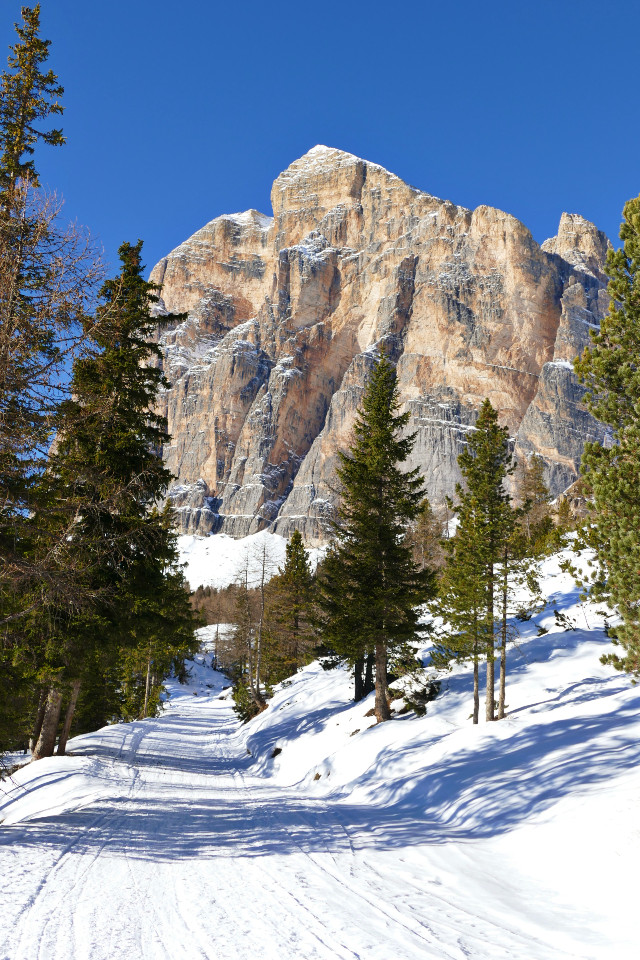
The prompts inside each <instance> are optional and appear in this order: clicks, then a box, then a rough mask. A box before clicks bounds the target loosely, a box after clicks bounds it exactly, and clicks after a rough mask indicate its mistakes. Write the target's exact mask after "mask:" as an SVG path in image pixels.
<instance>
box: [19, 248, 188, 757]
mask: <svg viewBox="0 0 640 960" xmlns="http://www.w3.org/2000/svg"><path fill="white" fill-rule="evenodd" d="M141 249H142V244H141V242H138V243H137V244H136V245H134V246H131V245H130V244H123V245H122V246H121V247H120V250H119V255H120V260H121V263H122V267H121V271H120V274H119V275H118V276H117V277H116V278H115V279H113V280H109V281H107V282H106V283H105V284H104V286H103V288H102V291H101V300H102V303H101V305H100V306H99V308H98V311H97V316H96V318H95V322H94V321H93V320H87V324H88V325H90V337H91V342H92V344H93V349H92V350H91V351H86V352H85V353H84V354H83V356H82V357H79V358H78V359H77V360H76V362H75V364H74V369H73V376H72V391H73V395H72V397H71V398H70V399H68V400H67V401H65V402H64V403H63V404H61V406H60V409H59V412H58V417H57V428H58V432H57V436H56V443H55V447H54V450H53V453H52V463H51V470H50V474H51V476H50V478H49V481H48V482H49V483H50V485H51V486H52V488H54V489H55V490H56V498H55V510H54V522H55V520H56V519H57V521H58V523H59V524H60V526H61V527H64V528H65V529H67V530H68V534H67V536H66V537H65V538H64V547H63V548H61V549H60V550H59V552H58V562H59V564H60V565H61V566H62V567H63V568H65V569H71V570H73V574H74V575H73V584H72V585H73V590H72V591H71V592H67V594H65V595H64V596H62V597H61V598H55V600H54V602H52V603H51V604H50V605H49V607H48V611H47V612H48V615H49V617H50V618H53V620H54V622H55V625H56V629H55V631H54V633H53V635H52V642H50V643H49V644H48V645H47V647H46V649H45V655H44V656H43V657H42V658H41V662H40V666H39V681H40V684H41V686H42V687H43V688H48V690H49V694H48V696H49V700H48V701H47V706H46V708H45V715H44V720H43V724H42V728H41V731H40V737H39V738H38V739H37V742H36V745H35V747H34V757H36V758H37V757H40V756H46V755H47V754H50V753H51V751H52V749H53V743H54V741H55V731H56V730H57V726H58V717H59V714H60V709H61V707H62V704H63V698H64V696H65V695H66V696H67V698H68V699H71V697H72V695H75V698H76V699H77V698H78V695H79V688H80V686H81V684H82V682H83V681H85V680H86V677H87V670H88V665H90V667H91V669H95V668H96V664H97V663H99V664H100V665H101V667H102V670H103V672H105V671H111V672H117V671H118V669H119V667H120V666H121V664H122V662H123V661H122V657H123V656H124V652H125V651H133V650H136V649H139V648H142V649H143V650H145V651H146V650H148V649H151V650H152V651H153V649H154V647H153V645H154V644H155V646H156V647H157V646H158V643H159V639H158V638H159V635H160V634H162V630H163V629H164V628H163V626H162V625H163V622H165V621H167V617H166V615H165V614H163V609H164V608H165V607H167V605H168V606H170V607H171V604H168V595H173V596H174V599H175V596H176V594H175V588H174V582H173V580H174V577H175V574H174V572H173V571H174V567H175V546H174V542H173V540H174V535H173V533H172V532H171V530H170V527H169V525H168V520H167V517H166V516H165V515H161V514H159V513H158V512H157V510H154V509H153V508H154V505H155V504H156V503H157V502H158V501H159V500H160V499H161V497H162V496H163V494H164V493H165V492H166V489H167V486H168V483H169V481H170V478H171V474H170V473H169V471H168V470H167V469H166V467H165V466H164V464H163V462H162V459H161V456H160V450H161V445H162V443H163V442H165V441H166V439H167V433H166V423H165V421H164V418H163V417H161V416H160V415H159V414H158V413H156V412H155V410H154V408H155V404H156V400H157V394H158V390H159V389H160V388H161V387H162V386H164V385H165V384H166V381H165V379H164V376H163V374H162V371H161V369H160V367H159V365H158V364H157V363H155V364H154V362H153V361H157V360H158V359H159V350H158V347H157V345H156V344H155V343H154V342H153V341H152V339H151V334H152V333H153V332H154V330H155V328H156V321H155V320H154V318H153V317H152V316H151V312H150V310H151V307H152V305H153V303H154V302H155V300H156V299H157V298H156V288H155V287H154V285H153V284H151V283H149V282H147V281H146V280H145V279H144V278H143V275H142V271H143V266H142V262H141ZM177 596H179V594H178V595H177ZM177 611H178V607H177V606H176V605H175V603H174V604H173V607H172V614H171V617H172V619H173V629H175V630H177V631H179V630H180V628H181V625H182V624H183V623H184V622H186V624H187V630H188V629H189V628H190V629H191V631H192V630H193V619H192V617H191V608H190V606H189V605H188V603H187V602H186V594H185V602H184V604H183V606H182V607H181V608H180V616H178V613H177ZM185 618H186V619H185ZM97 646H99V647H100V650H97V649H96V647H97ZM151 659H152V658H151V655H150V656H149V657H148V661H149V660H151ZM156 659H157V658H156ZM107 686H108V684H107V681H106V678H105V688H106V687H107ZM148 697H149V690H148V689H147V706H148ZM130 699H131V698H130ZM49 701H50V702H49ZM118 709H119V707H118V704H117V703H111V704H109V705H108V710H109V714H108V715H107V716H103V717H102V718H101V719H102V720H104V721H106V720H107V719H110V718H113V717H114V716H117V715H118ZM129 714H130V711H129ZM70 722H71V721H70V720H69V723H70ZM52 731H53V732H52Z"/></svg>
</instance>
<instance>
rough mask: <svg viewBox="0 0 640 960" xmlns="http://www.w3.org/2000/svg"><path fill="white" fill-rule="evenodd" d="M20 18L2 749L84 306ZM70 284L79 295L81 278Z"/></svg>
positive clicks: (50, 82) (44, 79)
mask: <svg viewBox="0 0 640 960" xmlns="http://www.w3.org/2000/svg"><path fill="white" fill-rule="evenodd" d="M22 16H23V23H22V24H21V25H20V24H16V32H17V36H18V41H17V43H16V44H15V45H14V46H12V47H11V48H10V55H9V59H8V69H7V70H6V71H5V72H4V73H3V74H2V76H1V77H0V751H2V750H3V749H5V748H15V747H16V746H18V745H21V744H22V743H24V742H26V738H27V732H26V731H27V726H28V704H29V701H30V697H31V695H32V693H33V695H35V698H36V700H37V699H38V691H37V689H34V687H33V685H34V682H35V670H36V665H35V662H34V660H35V658H34V656H33V651H32V650H30V649H28V648H27V638H28V636H29V628H28V626H27V625H26V624H25V622H24V613H25V611H26V610H29V609H31V608H32V607H33V605H34V604H35V603H37V602H38V589H39V588H45V587H46V585H47V577H46V576H42V575H41V571H42V568H43V567H46V566H47V562H46V561H47V559H48V557H49V556H50V553H51V551H50V550H48V549H46V548H45V549H38V546H37V541H38V539H39V536H40V535H39V531H38V528H37V524H36V522H35V519H34V517H35V512H36V510H37V508H38V506H39V504H40V503H41V499H42V498H41V490H40V489H39V485H38V478H39V474H40V471H41V469H42V464H43V461H44V457H45V450H46V443H47V439H48V436H49V413H50V405H51V392H52V388H53V387H54V385H55V383H56V380H57V377H58V374H59V363H58V360H59V356H60V352H61V351H60V347H59V343H58V338H59V336H60V334H61V333H62V332H64V331H68V330H69V328H70V327H71V326H72V325H73V322H74V320H75V318H76V317H77V307H78V300H81V299H82V297H81V296H80V297H79V298H78V297H77V296H75V297H74V296H71V291H70V286H69V276H68V275H69V274H71V275H72V274H73V272H74V271H73V269H71V268H69V265H68V264H63V263H61V261H60V259H59V258H58V260H56V259H55V258H54V256H53V248H54V247H55V246H56V243H57V244H58V249H57V253H58V254H60V244H59V237H55V231H54V223H53V222H54V220H55V216H54V212H52V210H51V205H50V204H49V205H47V204H46V203H45V202H44V201H43V200H42V199H39V198H37V197H36V196H34V192H33V188H34V186H37V183H38V174H37V171H36V169H35V165H34V160H33V154H34V151H35V147H36V145H37V144H38V143H39V142H41V143H42V142H44V143H47V144H50V145H53V146H55V145H59V144H61V143H62V142H63V138H62V134H61V132H60V130H57V129H50V130H46V129H43V128H42V124H44V125H45V127H46V125H47V121H48V118H49V117H50V116H51V115H55V114H59V113H61V112H62V107H61V105H60V103H59V97H60V95H61V94H62V88H61V87H60V86H59V84H58V82H57V78H56V77H55V75H54V74H53V72H52V71H51V70H46V69H44V67H45V63H46V60H47V57H48V47H49V42H48V41H46V40H42V39H41V38H40V37H39V35H38V34H39V26H40V6H39V5H37V6H35V7H34V8H29V7H23V8H22ZM65 271H66V273H67V276H65ZM71 287H72V288H74V289H75V292H76V294H77V293H78V288H77V286H76V284H75V278H74V282H73V283H72V284H71ZM43 702H44V697H43Z"/></svg>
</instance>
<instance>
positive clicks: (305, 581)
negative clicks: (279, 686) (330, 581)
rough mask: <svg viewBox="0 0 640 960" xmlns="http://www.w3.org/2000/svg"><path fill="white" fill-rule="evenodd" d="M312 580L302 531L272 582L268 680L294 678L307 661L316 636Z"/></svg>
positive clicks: (293, 540) (294, 536)
mask: <svg viewBox="0 0 640 960" xmlns="http://www.w3.org/2000/svg"><path fill="white" fill-rule="evenodd" d="M312 591H313V577H312V575H311V570H310V568H309V556H308V554H307V551H306V550H305V548H304V543H303V540H302V536H301V535H300V531H299V530H294V532H293V534H292V536H291V540H290V541H289V543H288V544H287V548H286V557H285V564H284V567H283V568H282V569H281V570H280V571H279V573H278V575H277V576H276V577H274V578H273V579H272V580H271V582H270V583H269V588H268V602H267V623H268V633H267V659H268V672H267V680H268V682H269V683H275V682H278V681H279V680H284V679H285V678H286V677H289V676H291V674H292V673H295V672H296V671H297V670H298V669H299V668H300V667H301V666H303V665H304V664H305V663H306V662H308V657H309V654H310V652H311V651H312V649H313V647H314V644H315V640H316V634H315V630H314V628H313V625H312V619H313V592H312Z"/></svg>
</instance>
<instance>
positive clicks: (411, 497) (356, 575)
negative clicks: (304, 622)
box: [319, 350, 433, 722]
mask: <svg viewBox="0 0 640 960" xmlns="http://www.w3.org/2000/svg"><path fill="white" fill-rule="evenodd" d="M399 407H400V403H399V400H398V392H397V385H396V375H395V370H394V368H393V366H392V364H391V363H390V362H389V360H387V358H386V357H385V355H384V353H383V351H382V350H381V351H380V353H379V355H378V358H377V361H376V363H375V365H374V367H373V370H372V372H371V375H370V377H369V381H368V383H367V386H366V388H365V392H364V395H363V398H362V402H361V405H360V408H359V411H358V415H357V418H356V422H355V425H354V433H353V442H352V444H351V447H350V449H349V451H348V453H341V454H340V466H339V467H338V470H337V473H338V477H339V480H340V483H341V487H342V491H341V504H340V508H339V515H338V520H337V523H336V527H335V532H336V543H335V546H334V549H333V550H332V551H331V552H330V554H329V556H328V558H327V561H326V563H325V564H324V573H323V577H322V581H321V584H320V593H319V604H320V607H321V611H322V613H321V628H322V633H323V636H324V640H325V642H326V643H327V645H328V646H330V647H331V648H332V649H333V650H334V651H335V652H336V653H338V654H339V655H340V656H341V657H343V658H344V659H345V660H346V661H347V662H349V663H351V664H355V663H356V662H357V661H358V660H360V661H362V660H363V658H365V657H367V656H368V655H373V657H374V661H375V715H376V718H377V720H378V722H380V721H383V720H388V719H389V718H390V715H391V713H390V707H389V695H388V688H387V666H388V660H389V656H390V655H391V656H393V653H394V652H397V651H399V650H400V649H401V648H406V644H407V643H408V642H409V641H411V640H413V639H414V638H415V637H416V635H417V630H418V612H417V609H416V607H417V605H418V604H420V603H422V602H424V601H425V600H426V599H427V597H428V596H429V594H430V591H431V588H432V582H433V576H432V574H431V573H430V571H420V570H419V569H418V567H417V565H416V564H415V562H414V560H413V557H412V555H411V548H410V545H409V543H408V542H407V538H406V527H407V523H408V522H409V521H412V520H414V519H415V517H416V515H417V513H418V509H419V505H420V503H421V502H422V499H423V491H422V481H421V479H420V478H419V476H418V470H417V469H415V470H410V471H407V472H405V471H403V470H402V464H404V463H406V461H407V459H408V457H409V454H410V452H411V449H412V447H413V444H414V441H415V435H409V436H403V432H404V429H405V428H406V426H407V424H408V421H409V414H408V413H400V412H399Z"/></svg>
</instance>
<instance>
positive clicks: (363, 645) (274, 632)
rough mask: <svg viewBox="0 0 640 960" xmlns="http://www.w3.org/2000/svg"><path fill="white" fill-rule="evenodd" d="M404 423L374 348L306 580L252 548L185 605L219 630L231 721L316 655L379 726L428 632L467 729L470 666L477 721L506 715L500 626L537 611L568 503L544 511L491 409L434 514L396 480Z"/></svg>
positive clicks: (537, 478)
mask: <svg viewBox="0 0 640 960" xmlns="http://www.w3.org/2000/svg"><path fill="white" fill-rule="evenodd" d="M407 425H408V416H407V414H406V413H400V412H399V401H398V396H397V387H396V377H395V371H394V368H393V366H392V364H391V363H390V362H389V360H388V359H387V358H386V356H385V354H384V352H383V351H382V350H381V351H380V353H379V355H378V356H377V357H372V358H371V371H370V376H369V379H368V383H367V386H366V389H365V392H364V396H363V398H362V403H361V406H360V409H359V413H358V417H357V420H356V425H355V430H354V440H353V443H352V445H351V448H350V449H349V451H348V452H346V453H342V454H340V466H339V467H338V478H339V482H340V506H339V509H338V513H337V517H336V520H335V522H334V525H333V534H334V538H333V542H332V544H331V546H330V548H329V550H328V552H327V554H326V556H325V559H324V560H323V561H322V562H321V563H320V565H319V567H318V569H317V571H316V573H315V575H312V573H311V570H310V567H309V560H308V555H307V552H306V551H305V549H304V545H303V542H302V538H301V536H300V533H299V532H295V533H294V534H293V536H292V538H291V541H290V543H289V544H288V546H287V552H286V561H285V564H284V566H283V567H282V568H281V569H280V570H278V572H277V573H276V575H275V576H272V574H273V563H272V561H271V559H270V557H269V548H268V545H267V543H266V542H263V543H262V545H261V547H260V548H259V552H257V553H254V554H253V555H248V556H247V557H246V560H245V563H244V564H243V569H242V571H241V573H240V574H239V576H238V579H237V582H236V583H235V584H232V585H231V586H229V587H226V588H224V589H222V590H217V589H215V588H212V587H206V588H205V587H199V588H198V590H197V591H196V592H195V594H194V595H193V598H192V602H193V604H194V607H195V608H196V609H197V610H198V612H199V613H200V614H201V615H202V616H203V617H204V618H205V619H206V621H207V622H208V623H210V624H215V625H216V630H215V634H214V640H213V652H214V654H215V662H216V664H217V665H218V667H219V668H220V669H222V670H224V671H225V672H226V673H227V674H228V675H229V676H230V678H231V679H232V681H233V693H234V700H235V704H236V710H237V712H238V713H239V715H240V716H241V717H242V718H243V719H245V720H247V719H249V718H250V717H252V716H254V715H255V714H256V713H258V712H259V711H260V710H262V709H264V707H265V706H266V703H267V697H268V695H269V693H270V689H271V687H272V686H273V684H275V683H277V682H279V681H281V680H284V679H286V678H287V677H289V676H291V675H292V674H294V673H296V671H297V670H299V669H300V668H301V667H302V666H304V665H305V664H306V663H308V662H310V661H311V660H313V659H314V658H316V657H318V656H320V657H321V658H322V660H323V663H324V665H325V666H326V667H327V668H330V667H332V666H336V665H338V664H340V663H342V664H347V665H348V666H349V667H350V668H351V670H352V672H353V677H354V699H355V700H361V699H362V698H363V697H365V696H367V695H368V694H369V693H371V692H372V691H374V690H375V706H374V711H375V714H376V717H377V718H378V720H387V719H389V717H390V716H391V696H392V694H391V691H390V690H389V683H390V682H392V681H393V680H395V679H398V678H399V677H401V676H403V675H406V674H416V675H417V674H418V673H419V672H420V670H421V667H422V665H421V663H419V662H418V660H417V659H416V649H417V645H418V644H419V642H420V641H421V640H424V638H425V637H426V636H427V635H429V636H430V637H431V640H432V642H433V653H432V657H431V666H432V667H437V668H439V669H440V670H441V669H443V668H448V667H449V666H450V665H451V664H452V663H453V662H459V661H463V660H469V661H471V662H472V664H473V673H474V697H473V719H474V722H476V723H477V722H478V719H479V703H480V686H481V677H480V667H481V664H484V665H485V672H484V676H485V691H486V695H485V703H486V710H485V716H486V719H487V720H493V719H499V718H501V717H503V716H504V713H505V690H506V672H507V645H508V643H509V641H511V640H512V639H513V638H514V635H515V628H514V626H513V624H514V622H517V618H518V617H519V618H520V619H523V620H524V619H528V618H529V617H530V616H531V615H532V613H533V612H534V611H535V610H536V609H539V608H541V606H542V605H543V600H542V597H541V593H540V588H539V585H538V581H537V572H538V567H539V563H540V561H541V559H542V558H543V557H544V556H545V555H547V554H548V553H549V552H550V551H552V550H556V549H557V548H558V547H559V546H560V545H561V544H562V537H563V533H564V532H565V531H566V529H567V527H568V525H570V523H571V516H570V514H567V507H566V504H565V505H563V506H562V507H561V509H560V510H556V509H555V508H553V507H551V505H550V502H549V501H550V497H549V492H548V489H547V487H546V485H545V483H544V476H543V466H544V465H543V461H542V460H541V459H540V458H539V457H536V456H532V457H530V458H525V459H522V460H520V462H519V463H518V464H516V462H515V460H514V457H513V454H512V450H511V444H510V442H509V439H508V436H507V431H506V430H505V428H503V427H500V426H499V424H498V422H497V414H496V412H495V410H494V409H493V408H492V406H491V404H490V403H489V402H488V401H485V403H484V404H483V406H482V408H481V410H480V413H479V416H478V420H477V423H476V426H475V428H474V429H473V430H471V431H469V435H468V439H467V443H466V447H465V449H464V451H463V453H462V454H461V456H460V458H459V463H460V467H461V471H462V475H463V479H464V482H463V483H462V484H460V485H459V487H458V489H457V496H456V499H455V501H453V500H449V499H447V500H446V501H445V502H444V503H443V504H442V507H441V509H439V510H438V509H435V510H434V509H433V508H432V507H431V505H430V504H429V502H428V500H427V499H426V498H425V497H424V491H423V488H422V480H421V479H420V477H419V475H418V471H417V470H413V471H409V472H407V471H405V470H403V464H404V462H405V461H406V460H407V458H408V457H409V455H410V453H411V449H412V446H413V442H414V436H413V435H407V434H406V427H407ZM509 479H510V480H511V481H512V482H511V489H512V490H513V495H510V494H509V493H508V492H507V480H509ZM435 617H439V618H441V620H442V623H441V625H440V626H439V627H438V629H437V630H436V631H435V632H434V631H431V632H430V628H429V627H428V626H427V625H426V624H425V622H424V621H425V620H427V621H428V620H429V619H430V618H435ZM421 618H422V619H421ZM496 664H499V674H498V678H497V683H496V676H495V667H496ZM422 683H423V687H424V690H423V693H425V691H427V692H429V691H430V693H431V694H432V693H433V691H434V690H435V689H437V683H435V682H434V680H433V678H428V677H426V676H425V675H424V672H423V676H422ZM413 693H414V695H415V693H416V691H415V690H413ZM425 696H426V693H425ZM419 698H420V692H419V691H418V699H419Z"/></svg>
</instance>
